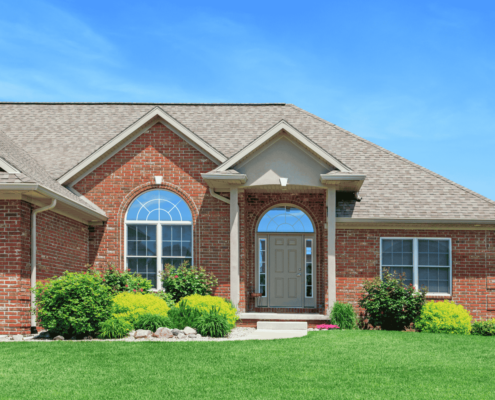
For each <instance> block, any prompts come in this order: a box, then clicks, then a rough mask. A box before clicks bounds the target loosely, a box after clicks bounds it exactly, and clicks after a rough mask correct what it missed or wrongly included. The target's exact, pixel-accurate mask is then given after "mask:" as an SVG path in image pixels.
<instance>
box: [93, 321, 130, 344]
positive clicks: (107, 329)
mask: <svg viewBox="0 0 495 400" xmlns="http://www.w3.org/2000/svg"><path fill="white" fill-rule="evenodd" d="M133 329H134V328H133V326H132V324H131V323H130V322H129V321H127V320H125V319H123V318H115V317H113V318H110V319H107V320H106V321H103V322H102V323H101V324H100V338H102V339H120V338H123V337H125V336H127V334H128V333H129V332H130V331H132V330H133Z"/></svg>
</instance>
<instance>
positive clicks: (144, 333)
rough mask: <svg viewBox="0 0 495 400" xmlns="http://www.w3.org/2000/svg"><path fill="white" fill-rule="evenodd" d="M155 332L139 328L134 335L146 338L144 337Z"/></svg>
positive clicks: (137, 337)
mask: <svg viewBox="0 0 495 400" xmlns="http://www.w3.org/2000/svg"><path fill="white" fill-rule="evenodd" d="M152 333H153V332H151V331H149V330H147V329H138V330H137V331H136V334H135V335H134V337H135V338H136V339H144V338H147V337H148V336H151V334H152Z"/></svg>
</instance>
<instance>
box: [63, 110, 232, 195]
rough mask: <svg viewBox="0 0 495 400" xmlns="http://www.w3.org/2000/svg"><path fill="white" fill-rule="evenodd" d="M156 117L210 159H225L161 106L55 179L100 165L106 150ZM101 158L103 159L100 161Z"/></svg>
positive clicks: (120, 142)
mask: <svg viewBox="0 0 495 400" xmlns="http://www.w3.org/2000/svg"><path fill="white" fill-rule="evenodd" d="M156 117H158V118H159V119H161V120H162V121H164V122H165V123H166V125H167V126H168V127H170V128H173V129H172V130H173V132H174V133H176V134H178V135H179V136H180V137H182V138H183V139H187V141H188V142H189V143H190V144H191V145H193V146H194V147H196V148H198V150H200V151H202V152H203V153H204V154H205V155H207V156H208V157H209V158H211V159H212V160H214V161H216V162H217V163H223V162H225V161H226V160H227V157H225V156H224V155H223V154H222V153H220V152H219V151H217V150H215V149H214V148H213V147H212V146H210V145H209V144H208V143H207V142H205V141H204V140H203V139H201V138H200V137H199V136H197V135H196V134H195V133H194V132H192V131H191V130H189V129H188V128H186V127H185V126H184V125H182V124H181V123H180V122H179V121H177V120H176V119H174V118H173V117H172V116H170V115H169V114H167V113H166V112H165V111H164V110H163V109H162V108H160V107H155V108H154V109H153V110H151V111H150V112H148V113H147V114H145V115H144V116H143V117H141V118H140V119H138V120H137V121H136V122H134V123H133V124H132V125H130V126H129V127H128V128H127V129H125V130H124V131H122V132H121V133H119V134H118V135H117V136H115V137H114V138H113V139H111V140H110V141H108V142H107V143H106V144H105V145H103V146H102V147H100V148H99V149H98V150H97V151H95V152H94V153H92V154H91V155H90V156H88V157H86V159H84V160H83V161H81V162H80V163H79V164H77V165H76V166H75V167H73V168H72V169H70V170H69V171H68V172H66V173H65V174H64V175H62V176H61V177H60V178H59V179H57V181H58V182H59V183H60V184H62V185H64V184H66V183H68V182H69V181H71V180H72V179H73V178H74V177H75V176H78V175H81V174H83V175H84V173H85V170H86V169H88V168H90V167H92V165H93V164H94V163H96V164H97V166H98V165H101V162H104V161H106V159H105V158H103V157H104V156H105V155H107V153H108V152H112V150H114V151H115V147H118V146H119V145H122V142H125V141H126V140H127V139H129V137H133V135H135V133H136V131H138V130H140V129H141V133H140V134H142V133H143V132H144V131H145V130H147V129H144V130H143V126H145V125H147V124H150V123H151V122H153V121H152V120H153V119H154V118H156ZM157 122H158V121H157ZM155 123H156V122H155ZM153 125H154V124H153ZM138 136H139V134H138ZM134 139H135V138H134ZM117 151H118V150H117ZM115 152H116V151H115ZM115 152H112V153H111V154H112V155H113V154H115ZM101 158H103V160H104V161H101ZM94 168H96V166H94V165H93V169H94ZM78 178H79V179H81V177H80V176H78Z"/></svg>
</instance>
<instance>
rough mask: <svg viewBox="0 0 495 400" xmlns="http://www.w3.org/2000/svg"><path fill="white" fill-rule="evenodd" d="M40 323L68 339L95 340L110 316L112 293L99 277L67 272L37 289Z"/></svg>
mask: <svg viewBox="0 0 495 400" xmlns="http://www.w3.org/2000/svg"><path fill="white" fill-rule="evenodd" d="M33 291H34V293H35V296H36V306H37V310H36V311H37V321H38V323H39V324H40V325H41V326H42V327H43V328H45V329H47V330H49V331H50V332H52V333H56V334H60V335H63V336H66V337H71V336H73V335H76V336H82V335H87V334H91V335H94V336H96V334H97V333H98V330H99V327H100V324H101V323H102V322H103V321H105V320H107V319H108V318H109V317H110V316H111V312H112V291H111V290H110V288H109V287H108V286H106V285H104V283H103V281H102V278H101V277H100V276H99V275H98V274H94V273H91V272H82V273H75V272H67V271H66V272H65V273H64V274H63V275H62V276H60V277H58V278H53V279H50V280H49V281H47V282H44V283H43V282H38V283H37V284H36V287H35V288H34V290H33Z"/></svg>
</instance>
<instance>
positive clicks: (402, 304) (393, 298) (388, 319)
mask: <svg viewBox="0 0 495 400" xmlns="http://www.w3.org/2000/svg"><path fill="white" fill-rule="evenodd" d="M403 279H404V277H403V276H400V277H399V278H398V279H397V278H395V277H394V276H392V275H390V274H389V273H388V271H386V270H384V271H383V279H380V277H376V278H375V279H373V280H367V281H365V282H364V285H363V292H362V298H361V300H360V301H359V305H360V306H361V307H363V308H364V309H365V311H366V314H365V318H367V319H368V322H369V323H370V324H371V325H373V326H375V327H376V326H380V327H382V328H383V329H390V330H402V329H404V327H406V326H410V324H411V323H412V322H414V320H415V319H417V317H418V316H419V314H420V313H421V309H422V307H423V304H424V303H425V298H426V289H422V290H421V291H419V292H417V291H416V290H415V289H414V287H413V286H412V285H409V286H407V287H406V286H405V285H404V281H403Z"/></svg>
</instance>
